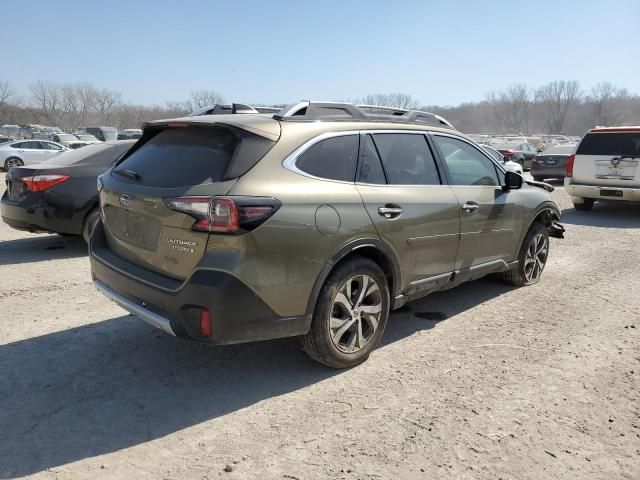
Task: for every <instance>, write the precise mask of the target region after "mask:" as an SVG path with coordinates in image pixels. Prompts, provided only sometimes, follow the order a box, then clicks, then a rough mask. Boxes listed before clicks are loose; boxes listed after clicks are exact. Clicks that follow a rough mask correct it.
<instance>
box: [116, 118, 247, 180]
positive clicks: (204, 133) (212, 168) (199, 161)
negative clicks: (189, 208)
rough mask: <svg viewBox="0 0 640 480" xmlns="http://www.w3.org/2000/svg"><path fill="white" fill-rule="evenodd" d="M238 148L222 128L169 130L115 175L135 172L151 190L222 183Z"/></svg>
mask: <svg viewBox="0 0 640 480" xmlns="http://www.w3.org/2000/svg"><path fill="white" fill-rule="evenodd" d="M237 145H238V137H237V136H236V135H234V134H233V132H231V131H229V130H226V129H221V128H169V129H166V130H162V131H161V132H160V133H158V134H157V135H155V136H154V137H153V138H151V140H149V141H148V142H147V143H145V144H144V145H142V146H141V147H140V148H139V149H138V150H136V151H134V152H133V153H132V154H131V155H130V156H129V157H127V158H126V159H125V160H124V161H123V162H122V163H121V164H120V165H118V167H117V168H116V172H118V171H122V170H132V171H134V172H135V173H136V174H138V175H139V183H141V184H143V185H148V186H151V187H168V188H173V187H184V186H190V185H199V184H202V183H213V182H220V181H223V180H224V178H225V172H226V171H227V169H228V168H229V164H230V162H231V158H232V157H233V154H234V151H235V150H236V147H237Z"/></svg>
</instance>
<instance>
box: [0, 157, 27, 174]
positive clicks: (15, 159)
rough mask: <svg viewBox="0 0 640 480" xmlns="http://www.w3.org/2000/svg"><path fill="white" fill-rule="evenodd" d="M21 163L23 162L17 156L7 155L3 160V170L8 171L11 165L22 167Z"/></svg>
mask: <svg viewBox="0 0 640 480" xmlns="http://www.w3.org/2000/svg"><path fill="white" fill-rule="evenodd" d="M23 165H24V162H23V161H22V160H20V159H19V158H18V157H9V158H7V159H6V160H5V161H4V170H5V171H6V172H8V171H9V169H10V168H12V167H22V166H23Z"/></svg>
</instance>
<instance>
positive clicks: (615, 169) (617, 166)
mask: <svg viewBox="0 0 640 480" xmlns="http://www.w3.org/2000/svg"><path fill="white" fill-rule="evenodd" d="M637 167H638V161H637V160H621V161H612V160H596V178H604V179H614V180H633V179H634V178H635V176H636V169H637ZM609 196H612V195H609Z"/></svg>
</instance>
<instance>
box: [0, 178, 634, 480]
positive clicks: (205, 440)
mask: <svg viewBox="0 0 640 480" xmlns="http://www.w3.org/2000/svg"><path fill="white" fill-rule="evenodd" d="M0 182H1V183H2V185H4V175H3V174H0ZM554 195H556V198H557V199H558V200H559V202H560V203H561V205H562V206H563V208H564V209H565V211H564V217H563V223H564V224H565V225H566V227H567V238H566V239H564V240H552V244H551V255H550V261H549V264H548V265H547V269H546V271H545V274H544V276H543V278H542V281H541V282H540V283H539V284H538V285H535V286H532V287H527V288H523V289H519V290H514V289H511V288H509V287H507V286H506V285H503V284H501V283H499V282H496V281H494V280H490V279H483V280H479V281H476V282H473V283H470V284H467V285H463V286H461V287H459V288H456V289H453V290H451V291H448V292H445V293H441V294H435V295H433V296H430V297H428V298H426V299H424V300H421V301H419V302H415V303H413V304H411V305H410V306H409V307H408V308H405V309H403V310H401V311H399V312H396V313H394V314H393V315H392V316H391V319H390V321H389V324H388V326H387V331H386V333H385V336H384V338H383V342H382V345H381V346H380V348H379V349H378V350H377V351H376V352H374V353H373V355H372V356H371V358H370V359H369V360H368V361H367V362H366V363H365V364H364V365H362V366H359V367H357V368H354V369H351V370H347V371H334V370H328V369H326V368H324V367H322V366H320V365H317V364H314V363H313V362H312V361H311V360H309V359H307V357H306V356H305V355H304V353H303V352H302V351H300V349H299V346H298V344H297V342H295V341H294V340H283V341H275V342H262V343H255V344H248V345H238V346H233V347H222V348H213V347H207V346H202V345H197V344H192V343H189V342H186V341H181V340H177V339H175V338H172V337H170V336H168V335H165V334H163V333H162V332H160V331H156V330H155V329H153V328H152V327H149V326H147V325H146V324H145V323H143V322H141V321H139V320H136V319H135V318H133V317H131V316H127V315H126V312H124V311H123V310H121V309H120V308H119V307H117V306H116V305H115V304H113V303H111V302H109V301H108V300H107V299H106V298H104V297H103V296H102V295H100V294H99V293H98V292H97V291H96V290H95V289H94V288H93V287H92V285H91V282H90V275H89V263H88V260H87V257H86V252H85V247H84V244H83V243H82V242H81V241H78V240H74V239H63V238H62V237H58V236H56V235H31V234H26V233H21V232H17V231H14V230H11V229H10V228H8V227H7V226H6V225H4V224H0V307H1V313H0V325H1V330H0V369H1V373H0V432H1V435H0V478H10V477H20V476H34V477H37V478H64V479H67V478H92V479H101V478H109V479H112V478H123V479H129V478H136V479H145V478H167V479H187V478H189V479H191V478H202V479H205V478H225V479H230V480H232V479H272V478H273V479H294V480H295V479H299V480H306V479H324V478H331V479H333V478H344V479H414V478H415V479H422V478H441V479H475V478H487V479H497V478H503V479H541V478H545V479H554V478H570V479H575V478H580V479H584V478H592V479H623V478H624V479H638V478H640V402H639V401H638V398H639V397H640V313H639V312H640V275H639V264H640V248H638V245H639V244H640V212H639V211H638V208H637V207H629V206H608V205H596V207H595V209H594V211H593V212H576V211H574V210H573V209H572V208H571V205H570V203H569V199H568V197H567V195H566V193H565V192H564V191H563V189H562V188H561V187H560V188H558V189H557V190H556V192H554Z"/></svg>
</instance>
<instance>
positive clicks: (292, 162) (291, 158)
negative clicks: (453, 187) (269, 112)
mask: <svg viewBox="0 0 640 480" xmlns="http://www.w3.org/2000/svg"><path fill="white" fill-rule="evenodd" d="M376 133H408V134H411V135H427V134H428V133H430V130H403V129H381V130H377V129H374V130H371V129H368V130H341V131H336V132H325V133H321V134H320V135H317V136H315V137H313V138H311V139H309V140H307V141H306V142H305V143H303V144H302V145H301V146H299V147H298V148H296V149H295V150H294V151H293V152H292V153H290V154H289V155H288V156H287V157H286V158H285V159H284V160H283V161H282V166H283V167H284V168H286V169H287V170H289V171H290V172H293V173H297V174H298V175H302V176H303V177H307V178H313V179H314V180H322V181H324V182H335V183H346V184H349V185H354V184H357V185H371V186H375V187H442V186H448V185H447V184H444V183H441V184H440V185H413V184H409V185H396V184H380V183H363V182H358V181H357V180H356V181H353V182H347V181H345V180H335V179H332V178H323V177H316V176H315V175H311V174H310V173H307V172H305V171H304V170H300V169H299V168H298V166H297V165H296V162H297V161H298V157H300V155H302V154H303V153H304V152H306V151H307V150H308V149H309V148H311V147H312V146H313V145H315V144H316V143H318V142H321V141H322V140H326V139H327V138H334V137H344V136H347V135H358V136H359V135H361V134H364V135H367V134H376ZM451 136H452V137H454V138H457V137H455V135H451Z"/></svg>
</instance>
